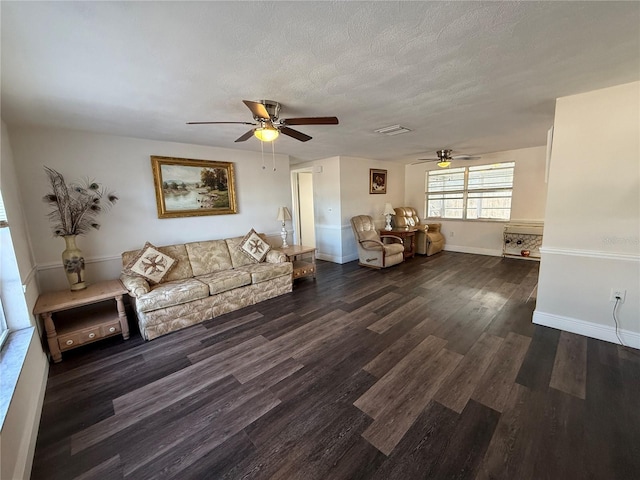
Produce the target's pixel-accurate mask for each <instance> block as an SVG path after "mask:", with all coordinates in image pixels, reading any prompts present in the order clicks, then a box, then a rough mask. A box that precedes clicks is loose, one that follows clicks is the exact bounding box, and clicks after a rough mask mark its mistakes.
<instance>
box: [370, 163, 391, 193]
mask: <svg viewBox="0 0 640 480" xmlns="http://www.w3.org/2000/svg"><path fill="white" fill-rule="evenodd" d="M369 193H387V171H386V170H378V169H376V168H370V169H369Z"/></svg>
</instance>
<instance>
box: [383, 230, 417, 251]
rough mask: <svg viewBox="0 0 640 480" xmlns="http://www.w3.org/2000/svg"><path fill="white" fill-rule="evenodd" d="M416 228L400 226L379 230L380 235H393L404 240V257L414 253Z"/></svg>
mask: <svg viewBox="0 0 640 480" xmlns="http://www.w3.org/2000/svg"><path fill="white" fill-rule="evenodd" d="M417 231H418V229H417V228H401V229H399V230H396V229H393V230H380V234H381V235H385V234H387V235H395V236H396V237H400V238H401V239H402V241H403V242H404V258H413V257H415V255H416V232H417Z"/></svg>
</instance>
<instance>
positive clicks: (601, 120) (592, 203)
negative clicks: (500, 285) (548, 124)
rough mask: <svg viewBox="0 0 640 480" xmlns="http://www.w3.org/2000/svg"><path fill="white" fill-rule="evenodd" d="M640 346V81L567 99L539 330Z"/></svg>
mask: <svg viewBox="0 0 640 480" xmlns="http://www.w3.org/2000/svg"><path fill="white" fill-rule="evenodd" d="M611 288H616V289H624V290H626V291H627V295H626V301H625V303H624V304H622V305H621V306H620V307H619V308H618V310H617V317H618V321H619V325H620V329H621V332H620V334H621V336H622V338H623V341H625V343H627V344H631V345H634V346H635V347H636V348H640V82H635V83H630V84H627V85H620V86H616V87H612V88H606V89H602V90H597V91H593V92H589V93H584V94H580V95H573V96H570V97H563V98H560V99H558V101H557V103H556V117H555V123H554V139H553V152H552V156H551V168H550V172H549V192H548V196H547V209H546V215H545V233H544V241H543V249H542V262H541V266H540V283H539V291H538V303H537V307H536V312H535V314H534V322H536V323H541V324H544V325H550V326H554V327H556V328H561V329H564V330H569V331H573V332H576V333H581V334H583V335H588V336H592V337H596V338H601V339H604V340H609V341H613V342H617V338H616V336H615V323H614V319H613V307H614V303H611V302H610V300H609V297H610V293H611Z"/></svg>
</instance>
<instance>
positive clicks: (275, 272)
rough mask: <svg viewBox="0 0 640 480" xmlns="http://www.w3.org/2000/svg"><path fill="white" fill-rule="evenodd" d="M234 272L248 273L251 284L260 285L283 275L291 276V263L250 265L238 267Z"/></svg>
mask: <svg viewBox="0 0 640 480" xmlns="http://www.w3.org/2000/svg"><path fill="white" fill-rule="evenodd" d="M236 270H237V271H241V272H248V273H250V274H251V282H252V283H261V282H266V281H267V280H271V279H272V278H277V277H281V276H283V275H291V272H293V264H292V263H291V262H285V263H252V264H251V265H245V266H243V267H239V268H237V269H236Z"/></svg>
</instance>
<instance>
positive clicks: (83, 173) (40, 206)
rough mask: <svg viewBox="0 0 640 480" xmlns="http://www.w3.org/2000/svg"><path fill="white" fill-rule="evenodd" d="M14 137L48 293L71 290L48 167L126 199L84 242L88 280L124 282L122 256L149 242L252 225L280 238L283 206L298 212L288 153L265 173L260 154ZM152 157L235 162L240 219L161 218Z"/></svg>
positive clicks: (33, 133) (75, 136) (221, 234)
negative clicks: (47, 197)
mask: <svg viewBox="0 0 640 480" xmlns="http://www.w3.org/2000/svg"><path fill="white" fill-rule="evenodd" d="M9 136H10V139H11V144H12V147H13V152H14V157H15V159H16V170H17V176H18V185H19V187H20V189H21V191H22V197H23V200H24V211H25V214H26V217H27V218H28V219H29V222H28V231H29V236H30V237H31V239H32V244H33V254H34V257H35V260H36V262H37V265H38V270H39V272H38V276H39V279H40V281H41V284H40V285H41V287H42V289H43V290H51V289H57V288H66V277H65V275H64V272H63V270H62V267H61V260H60V254H61V252H62V250H64V242H63V240H62V239H60V238H54V237H53V235H52V233H51V225H50V223H49V222H48V221H47V219H46V215H47V212H48V209H47V205H46V204H45V203H44V202H42V197H43V195H44V194H45V193H46V192H47V191H48V189H49V187H48V183H47V178H46V176H45V174H44V170H43V166H44V165H47V166H49V167H51V168H54V169H56V170H58V171H60V172H61V173H62V174H63V175H64V176H65V179H66V180H67V181H72V180H80V179H82V178H83V177H89V178H92V179H95V180H97V181H98V182H100V183H102V184H104V185H105V186H107V187H109V188H111V189H113V190H115V192H116V193H117V195H118V197H119V198H120V200H119V202H118V203H117V204H116V205H115V206H114V207H113V209H111V210H110V211H109V212H106V213H105V214H103V215H101V216H100V217H99V222H100V224H101V229H100V230H99V231H92V232H90V233H89V234H88V235H86V236H84V237H81V238H79V239H78V247H79V248H80V249H82V251H83V253H84V255H85V259H86V261H87V278H88V279H89V281H97V280H102V279H106V278H116V277H118V275H119V272H120V269H121V263H120V254H121V253H122V252H123V251H126V250H131V249H135V248H139V247H141V246H142V245H144V243H145V242H146V241H149V242H151V243H153V244H156V245H168V244H173V243H183V242H188V241H198V240H206V239H212V238H225V237H231V236H236V235H244V234H246V233H247V231H248V230H249V229H250V228H252V227H253V228H254V229H256V230H257V231H259V232H264V233H267V234H269V235H275V236H279V231H280V227H281V225H280V224H279V222H278V221H277V220H276V216H277V213H278V206H281V205H286V206H288V207H289V208H291V188H290V179H289V157H288V156H286V155H276V171H275V172H274V171H273V167H272V161H271V156H270V155H269V161H268V162H266V163H267V165H268V166H267V168H266V169H265V170H263V169H262V159H261V156H260V153H254V152H246V151H241V150H231V149H225V148H214V147H206V146H199V145H188V144H181V143H172V142H159V141H154V140H144V139H136V138H128V137H118V136H112V135H98V134H92V133H86V132H77V131H69V130H55V129H41V128H9ZM151 155H161V156H171V157H180V158H194V159H204V160H219V161H229V162H233V163H234V169H235V180H236V196H237V205H238V214H236V215H214V216H204V217H182V218H170V219H159V218H158V214H157V207H156V197H155V189H154V185H153V175H152V171H151V162H150V156H151ZM265 161H266V159H265Z"/></svg>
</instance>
